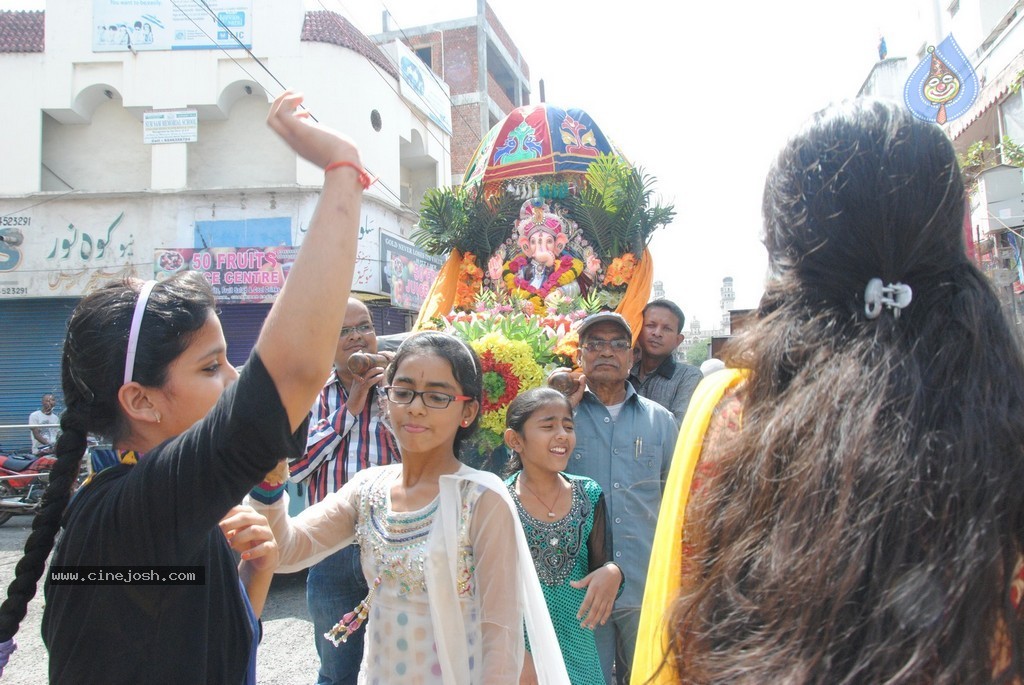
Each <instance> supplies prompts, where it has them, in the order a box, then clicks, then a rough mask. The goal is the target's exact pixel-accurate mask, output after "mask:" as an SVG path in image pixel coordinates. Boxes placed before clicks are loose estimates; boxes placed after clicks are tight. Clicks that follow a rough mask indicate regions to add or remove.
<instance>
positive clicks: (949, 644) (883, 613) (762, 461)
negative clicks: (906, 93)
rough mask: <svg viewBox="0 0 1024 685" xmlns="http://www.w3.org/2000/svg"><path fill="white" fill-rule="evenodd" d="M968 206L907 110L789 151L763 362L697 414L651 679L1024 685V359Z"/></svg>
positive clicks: (668, 529)
mask: <svg viewBox="0 0 1024 685" xmlns="http://www.w3.org/2000/svg"><path fill="white" fill-rule="evenodd" d="M964 210H965V203H964V186H963V181H962V179H961V173H960V169H959V168H958V166H957V161H956V156H955V154H954V150H953V147H952V145H951V144H950V142H949V140H948V139H947V138H946V136H945V134H944V133H943V132H942V130H941V129H939V128H938V127H937V126H934V125H932V124H927V123H924V122H922V121H919V120H916V119H914V118H913V117H912V116H911V115H910V114H909V113H908V112H906V111H905V110H903V109H902V108H901V107H898V106H897V105H895V104H885V103H882V102H877V101H856V102H853V103H850V104H844V105H839V106H834V107H831V108H829V109H827V110H825V111H823V112H820V113H819V114H817V115H816V116H815V117H814V118H813V119H812V120H811V121H810V123H809V124H807V125H806V127H805V128H804V129H803V130H801V131H800V132H799V133H798V134H797V135H796V136H795V137H794V138H792V139H791V140H790V141H789V142H788V143H787V144H786V145H785V147H784V148H783V149H782V151H781V153H780V154H779V156H778V159H777V160H776V162H775V164H774V166H773V167H772V169H771V171H770V172H769V175H768V179H767V182H766V185H765V192H764V205H763V211H764V223H765V228H764V242H765V245H766V247H767V249H768V255H769V267H770V269H769V271H770V273H769V278H768V282H767V285H766V288H765V294H764V296H763V298H762V301H761V304H760V306H759V308H758V309H757V312H756V316H755V317H754V320H753V321H752V322H751V323H750V324H749V325H748V327H747V328H746V329H745V330H744V331H743V332H742V333H741V334H739V335H738V336H737V338H736V339H735V341H734V342H733V343H731V344H730V346H729V348H728V349H727V351H726V353H725V357H726V362H727V363H728V365H729V366H730V367H733V368H742V369H745V370H746V372H745V373H738V372H735V371H726V372H719V373H716V374H714V375H713V376H711V377H709V378H708V379H707V380H706V381H705V382H704V384H702V388H703V394H702V393H701V391H700V390H699V391H698V394H697V396H695V404H694V405H693V406H691V411H690V412H689V413H688V415H687V418H686V422H685V423H684V426H683V430H682V433H681V437H680V442H679V445H678V447H677V452H676V461H675V463H674V464H673V469H674V471H676V473H674V474H673V476H674V478H675V479H674V480H672V479H670V484H669V485H668V486H667V488H666V492H670V491H673V483H674V487H675V490H674V491H675V492H676V493H677V497H676V498H674V500H673V502H671V503H668V504H666V505H665V507H664V508H663V510H662V520H660V521H659V530H658V535H657V539H656V551H655V554H654V556H653V557H652V559H651V570H652V576H651V581H650V583H651V584H650V585H649V588H648V593H647V596H646V597H645V606H644V612H645V616H644V625H643V626H642V631H646V632H642V633H641V639H643V637H644V636H645V635H646V636H647V637H648V641H647V642H646V643H645V644H646V645H647V647H648V648H647V649H646V650H643V649H641V650H638V657H641V656H642V658H641V659H640V662H639V663H641V664H642V666H641V668H639V669H637V670H635V671H634V679H633V682H634V683H643V682H652V681H656V682H687V683H779V682H784V683H829V684H836V683H891V684H892V683H913V684H915V685H916V684H918V683H985V682H1016V681H1018V680H1019V679H1020V677H1021V675H1022V671H1024V664H1022V661H1021V656H1022V654H1021V638H1022V633H1021V628H1022V624H1021V619H1020V610H1019V599H1020V592H1019V588H1020V586H1021V584H1022V582H1021V560H1022V550H1024V528H1022V518H1021V517H1022V510H1024V509H1022V504H1024V489H1022V487H1021V484H1022V483H1024V364H1022V359H1021V352H1020V348H1019V343H1018V341H1017V340H1016V339H1015V337H1014V335H1013V333H1012V331H1011V329H1010V328H1009V326H1008V324H1007V321H1006V320H1005V319H1004V316H1003V313H1002V311H1001V309H1000V305H999V302H998V300H997V298H996V296H995V294H994V293H993V290H992V288H991V287H990V286H989V283H988V281H987V280H986V279H985V277H984V276H983V275H982V274H981V273H980V272H979V271H978V269H977V268H976V267H975V266H974V265H973V264H971V263H970V261H969V260H968V258H967V256H966V253H965V250H964V238H963V220H964ZM712 386H714V387H712ZM705 428H706V430H705ZM680 493H681V496H680ZM687 494H689V501H688V502H687V501H686V496H687ZM680 533H682V535H680ZM666 569H674V571H673V570H666ZM680 583H681V587H679V588H678V590H677V589H676V588H675V587H673V585H679V584H680ZM673 597H677V599H676V600H675V602H674V604H672V603H671V600H672V598H673ZM659 602H666V603H667V605H668V606H669V608H668V609H667V610H666V608H665V607H666V604H661V606H660V607H659V606H657V605H658V603H659ZM663 615H664V618H663ZM666 650H667V655H666ZM641 652H643V654H642V655H641Z"/></svg>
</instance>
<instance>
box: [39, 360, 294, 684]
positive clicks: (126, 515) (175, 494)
mask: <svg viewBox="0 0 1024 685" xmlns="http://www.w3.org/2000/svg"><path fill="white" fill-rule="evenodd" d="M305 446H306V425H305V424H303V425H302V426H300V427H299V430H297V431H296V432H295V433H294V434H292V433H291V432H290V430H289V422H288V416H287V413H286V412H285V409H284V407H283V406H282V405H281V400H280V397H279V396H278V394H277V389H276V387H275V386H274V383H273V381H272V380H271V378H270V375H269V374H268V373H267V370H266V367H264V366H263V363H262V362H261V361H260V359H259V357H258V356H257V355H256V354H255V353H253V355H252V356H251V357H250V358H249V363H247V364H246V366H245V369H243V371H242V373H241V375H240V376H239V378H238V381H237V382H236V383H234V384H233V385H232V386H231V387H230V388H228V389H227V390H226V391H225V392H224V394H223V396H222V397H221V398H220V400H219V401H218V402H217V404H216V406H214V408H213V409H211V410H210V412H209V414H207V416H206V417H205V418H204V419H203V420H202V421H200V422H199V423H197V424H196V425H194V426H192V427H191V428H190V429H189V430H187V431H186V432H185V433H183V434H182V435H179V436H178V437H176V438H173V439H171V440H169V441H167V442H165V443H163V444H161V445H159V446H158V447H156V448H154V449H153V450H152V451H150V452H149V453H148V454H146V455H145V456H144V458H143V459H141V460H140V462H139V463H138V464H137V465H136V466H124V465H118V466H114V467H112V468H109V469H107V470H105V471H103V472H102V473H100V474H98V475H97V476H96V477H95V478H94V479H93V482H92V483H90V484H89V485H87V486H85V487H84V488H83V489H82V490H81V491H80V492H79V493H78V494H77V495H76V496H75V497H74V499H73V500H72V502H71V505H70V506H69V507H68V510H67V512H66V513H65V516H64V522H63V523H64V531H63V534H62V537H60V538H59V541H58V543H57V546H56V548H55V550H54V554H53V559H52V562H51V564H52V565H53V566H133V567H138V568H139V569H140V570H142V569H145V568H146V567H147V566H202V567H204V569H205V575H206V582H205V584H203V585H169V584H164V585H130V584H129V585H53V584H51V583H50V578H49V574H47V581H46V585H45V593H46V609H45V610H44V613H43V623H42V631H43V641H44V642H45V643H46V646H47V648H48V649H49V651H50V664H49V666H50V681H51V682H52V683H75V684H76V685H77V684H87V683H104V684H116V683H126V684H127V683H132V684H133V685H134V684H136V683H174V684H175V685H181V684H185V683H216V684H217V685H232V684H235V683H242V682H243V679H244V677H245V671H246V664H247V661H248V658H249V648H250V646H251V644H252V640H253V634H252V628H251V627H250V624H249V620H248V618H247V616H246V610H245V605H244V603H243V599H242V595H241V586H240V584H239V580H238V570H237V568H236V565H235V563H236V562H235V556H234V554H233V552H232V551H231V548H230V547H229V546H228V544H227V541H226V540H225V539H224V536H223V534H222V533H221V532H220V529H219V528H218V526H217V524H218V522H219V521H220V519H221V518H222V517H223V516H224V514H225V513H227V511H228V510H229V509H230V508H231V507H232V506H234V505H236V504H238V503H240V502H241V501H242V498H243V497H244V496H245V494H246V493H247V492H248V491H249V489H250V488H251V487H252V486H253V485H254V484H256V483H258V482H259V481H261V480H262V479H263V476H264V475H265V474H266V473H267V472H268V471H270V470H271V469H273V468H274V467H275V466H276V464H277V462H278V461H279V460H280V459H288V458H293V457H296V456H299V455H301V454H302V451H303V449H304V448H305Z"/></svg>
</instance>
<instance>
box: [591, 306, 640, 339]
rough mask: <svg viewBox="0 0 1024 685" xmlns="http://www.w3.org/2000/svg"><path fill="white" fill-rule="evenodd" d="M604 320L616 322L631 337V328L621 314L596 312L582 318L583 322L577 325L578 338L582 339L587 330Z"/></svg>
mask: <svg viewBox="0 0 1024 685" xmlns="http://www.w3.org/2000/svg"><path fill="white" fill-rule="evenodd" d="M605 321H609V322H611V323H615V324H618V325H619V326H621V327H622V329H623V330H625V331H626V336H627V337H628V338H629V339H630V340H632V339H633V329H631V328H630V327H629V322H628V321H626V318H625V317H624V316H622V314H617V313H615V312H598V313H597V314H591V315H590V316H588V317H587V318H585V319H583V323H581V324H580V327H579V335H580V340H582V339H583V337H584V335H586V332H587V330H589V329H590V328H591V327H593V326H595V325H597V324H599V323H604V322H605Z"/></svg>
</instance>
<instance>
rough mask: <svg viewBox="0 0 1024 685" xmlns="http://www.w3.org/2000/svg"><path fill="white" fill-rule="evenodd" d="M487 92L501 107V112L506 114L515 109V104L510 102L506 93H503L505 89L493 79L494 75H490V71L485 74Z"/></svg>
mask: <svg viewBox="0 0 1024 685" xmlns="http://www.w3.org/2000/svg"><path fill="white" fill-rule="evenodd" d="M487 93H488V94H489V95H490V96H491V99H493V100H494V102H495V104H496V105H498V107H500V108H501V111H502V112H505V113H506V114H508V113H509V112H511V111H512V110H513V109H515V105H513V104H512V100H510V99H509V97H508V95H506V94H505V91H504V90H503V89H502V87H501V86H500V85H499V84H498V82H497V81H495V80H494V77H493V76H491V74H490V73H488V74H487Z"/></svg>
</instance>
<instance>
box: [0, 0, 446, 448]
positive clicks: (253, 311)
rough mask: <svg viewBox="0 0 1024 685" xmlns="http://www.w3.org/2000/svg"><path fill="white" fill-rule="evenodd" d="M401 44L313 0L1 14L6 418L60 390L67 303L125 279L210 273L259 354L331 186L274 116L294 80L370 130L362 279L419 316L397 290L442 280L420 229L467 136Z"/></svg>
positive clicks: (393, 324) (364, 141) (66, 4)
mask: <svg viewBox="0 0 1024 685" xmlns="http://www.w3.org/2000/svg"><path fill="white" fill-rule="evenodd" d="M182 6H184V9H181V8H182ZM207 8H209V9H211V10H212V11H210V12H208V11H207ZM218 8H220V9H218ZM213 15H216V16H218V17H220V19H221V23H220V24H218V23H217V21H216V20H215V19H214V18H212V17H213ZM44 36H45V38H44ZM386 48H387V46H384V49H383V50H382V49H381V48H378V47H377V46H376V45H374V44H373V42H371V41H370V40H369V39H368V38H367V37H366V36H364V35H363V34H361V33H360V32H359V31H358V30H356V29H355V28H354V27H353V26H352V25H351V24H350V23H349V22H348V21H347V20H345V19H344V18H343V17H341V16H340V15H337V14H335V13H333V12H328V11H308V12H307V11H306V10H305V8H304V6H303V2H302V0H240V1H238V0H236V1H233V2H232V3H231V4H230V7H228V6H227V5H226V4H225V3H218V2H217V1H216V0H214V1H212V2H206V3H199V2H192V1H190V2H184V3H182V2H180V0H179V2H174V1H172V0H148V1H147V2H146V3H144V4H140V3H125V2H118V1H117V0H92V1H91V2H83V1H81V0H49V1H48V2H47V7H46V11H45V12H0V73H2V74H3V75H4V79H3V80H4V84H5V90H6V92H7V94H8V97H7V101H6V102H5V106H4V107H3V108H0V131H3V147H2V149H3V151H4V154H3V163H2V164H0V237H2V238H3V242H0V322H2V324H0V424H11V423H24V422H25V419H27V417H28V413H29V412H31V411H32V410H33V409H35V408H37V406H38V403H39V396H40V395H41V394H42V393H43V392H51V391H56V392H58V393H59V390H60V388H59V368H58V367H59V359H60V344H61V343H62V341H63V332H64V327H65V321H66V319H67V315H68V313H69V312H70V309H71V308H72V307H73V306H74V304H75V303H76V302H77V300H78V299H79V298H80V297H81V296H82V294H83V293H85V292H87V291H88V290H89V289H90V288H92V287H94V286H95V285H96V284H97V283H99V282H103V281H106V280H108V279H110V278H116V277H122V276H137V277H140V278H154V277H156V278H160V277H165V276H167V275H168V274H170V273H173V272H175V271H178V270H180V269H183V268H189V267H190V266H192V267H195V268H197V269H202V270H204V272H205V273H207V275H208V277H209V278H210V279H211V282H213V283H214V287H215V290H217V291H218V295H219V300H220V303H221V311H222V319H223V321H224V328H225V334H226V336H227V338H228V343H229V351H230V353H231V354H230V358H231V360H232V361H233V362H234V363H240V362H241V361H243V360H244V359H245V358H246V356H247V355H248V352H249V349H250V347H251V345H252V343H253V342H254V340H255V335H256V333H257V331H258V329H259V326H260V324H261V323H262V321H263V318H264V316H265V314H266V311H267V310H268V309H269V306H270V305H269V303H270V302H271V301H272V300H273V298H274V296H275V295H276V292H277V291H278V290H279V288H280V283H281V281H282V280H283V278H284V276H285V275H286V274H287V269H288V262H289V260H290V259H291V258H292V256H293V255H294V252H295V248H297V247H298V246H299V245H301V243H302V239H303V235H304V231H305V229H306V226H307V225H308V222H309V220H310V216H311V214H312V211H313V208H314V205H315V203H316V199H317V196H318V194H319V190H320V186H321V182H322V171H321V170H320V169H317V168H315V167H313V166H312V165H311V164H309V163H307V162H305V161H304V160H301V159H298V158H297V157H296V155H295V154H294V153H293V152H291V150H290V149H289V148H288V147H287V146H286V145H285V144H283V143H282V142H281V141H280V140H278V138H277V137H276V135H275V134H274V133H273V132H272V131H271V130H270V129H269V128H268V127H267V126H266V124H265V119H266V116H267V113H268V111H269V104H270V102H271V101H272V100H273V99H274V97H275V96H276V95H278V94H279V93H280V92H281V91H282V90H284V87H288V88H291V89H294V90H298V91H301V92H303V93H304V94H305V96H306V105H307V107H308V109H309V111H310V112H311V114H312V115H313V116H314V117H316V119H317V120H319V121H320V122H322V123H324V124H326V125H328V126H331V127H333V128H336V129H338V130H340V131H343V132H345V133H347V134H348V135H350V136H352V137H353V138H354V139H355V140H356V142H357V144H358V145H359V148H360V151H361V153H362V160H363V162H364V165H365V166H366V168H367V169H368V170H369V171H370V172H371V173H372V174H375V175H377V176H378V177H379V181H378V183H376V184H375V185H374V186H372V187H371V189H370V190H369V191H368V192H367V193H366V195H365V198H364V201H363V209H362V222H361V230H360V238H359V252H358V255H357V257H358V263H357V265H356V274H355V278H354V280H353V289H354V290H357V291H360V292H362V293H364V294H365V296H366V297H367V298H368V299H370V300H374V299H375V298H378V299H376V300H375V302H376V304H375V305H372V310H373V313H374V319H375V323H376V324H377V328H378V331H379V332H396V331H399V330H406V329H407V327H408V316H409V314H410V313H411V312H412V311H413V310H415V309H416V308H417V307H418V305H416V303H415V302H414V301H413V300H410V299H406V300H404V301H398V302H397V304H398V305H400V306H399V308H395V307H391V306H387V305H388V304H390V301H391V299H392V298H391V297H390V295H389V293H390V292H391V290H392V288H391V285H392V283H395V284H397V283H399V282H401V283H402V287H401V288H399V287H398V286H397V285H396V287H395V290H396V291H398V290H401V291H402V295H403V296H404V297H407V298H408V297H409V296H410V294H412V295H413V296H414V295H416V294H417V293H418V294H422V293H420V292H419V291H424V292H425V289H426V287H429V285H430V282H431V281H432V280H433V276H432V273H434V272H431V268H432V267H430V265H429V264H428V263H427V262H426V261H424V260H423V259H421V258H420V255H419V254H418V252H417V251H416V250H415V249H412V246H411V244H410V243H409V242H408V235H409V233H410V230H411V228H412V226H413V224H414V222H415V221H416V218H417V216H416V208H418V206H419V200H420V197H421V196H422V194H423V192H424V191H425V190H426V189H427V188H430V187H434V186H437V185H440V184H442V183H446V182H447V180H448V179H449V178H450V177H451V161H450V156H449V152H448V150H449V149H450V135H449V134H448V133H447V132H446V131H445V130H443V129H442V128H441V127H439V126H438V125H437V124H435V123H434V122H433V121H432V120H431V118H430V117H428V115H427V113H425V112H424V111H423V108H422V103H420V102H417V101H416V98H415V97H414V96H413V95H412V94H411V93H409V92H408V88H403V87H402V85H401V81H400V78H399V70H398V69H397V68H396V67H395V65H394V63H393V58H389V56H388V54H387V52H386ZM393 52H394V51H392V54H393ZM147 115H148V116H147ZM185 141H188V142H185ZM326 276H328V275H326V274H325V277H326ZM385 303H386V304H385ZM7 441H8V439H7V438H6V437H5V436H3V435H0V442H3V443H5V444H6V442H7Z"/></svg>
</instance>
